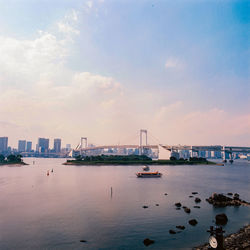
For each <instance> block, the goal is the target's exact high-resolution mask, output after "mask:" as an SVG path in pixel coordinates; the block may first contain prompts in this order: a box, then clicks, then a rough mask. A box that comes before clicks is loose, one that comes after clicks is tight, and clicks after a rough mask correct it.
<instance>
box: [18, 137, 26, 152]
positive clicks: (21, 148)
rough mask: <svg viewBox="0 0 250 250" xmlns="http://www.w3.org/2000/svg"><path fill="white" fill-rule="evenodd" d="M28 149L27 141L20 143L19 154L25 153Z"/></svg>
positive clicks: (20, 141)
mask: <svg viewBox="0 0 250 250" xmlns="http://www.w3.org/2000/svg"><path fill="white" fill-rule="evenodd" d="M25 149H26V140H19V141H18V152H25Z"/></svg>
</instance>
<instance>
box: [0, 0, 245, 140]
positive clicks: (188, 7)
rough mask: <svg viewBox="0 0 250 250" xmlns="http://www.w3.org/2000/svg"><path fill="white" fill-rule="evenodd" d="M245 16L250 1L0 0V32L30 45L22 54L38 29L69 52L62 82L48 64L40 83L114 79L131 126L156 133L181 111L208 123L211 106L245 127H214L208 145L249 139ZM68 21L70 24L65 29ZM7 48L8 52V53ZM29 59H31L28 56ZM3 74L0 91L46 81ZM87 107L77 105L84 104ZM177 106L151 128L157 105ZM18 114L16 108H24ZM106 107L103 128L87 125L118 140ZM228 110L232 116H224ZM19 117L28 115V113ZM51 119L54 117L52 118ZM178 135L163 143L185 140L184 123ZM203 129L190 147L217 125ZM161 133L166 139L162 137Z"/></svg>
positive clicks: (226, 119) (112, 113)
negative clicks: (79, 77)
mask: <svg viewBox="0 0 250 250" xmlns="http://www.w3.org/2000/svg"><path fill="white" fill-rule="evenodd" d="M70 13H71V14H72V13H75V15H76V16H77V18H76V19H74V15H71V14H70ZM249 13H250V4H249V1H199V0H197V1H195V0H190V1H189V0H183V1H179V0H177V1H156V0H154V1H125V0H123V1H121V0H118V1H108V0H106V1H105V0H104V1H98V0H96V1H69V0H60V1H57V0H56V1H45V0H44V1H38V0H33V1H31V0H30V1H28V0H18V1H3V0H0V37H2V38H4V39H6V38H11V39H15V43H16V42H20V43H21V42H22V41H24V40H25V41H30V43H28V45H22V46H24V47H22V48H24V49H22V53H24V54H25V52H23V50H25V48H26V49H27V50H28V49H29V46H33V45H31V44H32V41H35V40H36V39H38V37H39V35H38V31H39V30H40V31H42V32H45V33H48V34H52V35H53V36H54V37H55V39H56V41H55V43H56V45H55V44H54V43H53V46H57V45H58V46H60V49H61V50H63V51H64V49H66V50H67V52H66V56H65V57H64V59H63V62H62V63H63V72H66V73H65V76H64V77H61V78H60V75H62V74H60V73H58V75H56V74H53V73H52V72H49V69H44V70H43V71H42V72H38V73H37V74H36V76H37V75H40V74H42V75H44V74H46V82H48V81H49V82H50V83H52V85H54V86H71V85H72V84H73V83H72V79H73V78H74V75H75V74H78V73H81V72H89V73H90V74H92V75H98V76H102V77H106V78H112V79H113V80H114V81H115V82H117V83H119V84H120V86H121V92H122V96H123V97H122V98H123V99H124V100H123V102H115V103H116V104H115V106H116V107H117V109H118V107H119V108H120V109H121V110H123V112H124V113H125V116H126V114H127V115H128V118H127V119H128V120H131V117H130V113H134V114H135V116H136V117H138V116H140V119H139V118H138V121H135V124H136V125H132V124H130V126H129V128H130V129H131V130H136V129H137V128H140V127H147V128H149V129H151V130H152V132H153V134H154V133H155V134H157V136H158V137H160V136H161V133H164V132H163V131H161V133H160V132H159V130H161V129H162V130H163V129H164V128H165V126H167V124H168V123H169V122H172V126H171V128H169V130H170V129H173V128H174V127H175V126H174V124H175V123H179V122H180V117H181V116H185V115H186V116H187V117H189V113H190V114H196V115H197V113H198V114H202V113H204V115H205V116H206V115H207V116H206V117H210V116H211V120H213V119H215V117H217V115H218V114H217V113H216V112H217V111H218V112H219V113H220V112H222V113H223V115H221V116H222V117H224V116H225V117H224V118H223V119H224V120H223V119H222V120H221V121H220V122H221V123H223V122H225V123H226V124H227V123H228V124H229V125H228V126H234V125H232V124H234V123H237V122H236V121H238V122H243V123H245V126H243V128H242V127H239V129H238V130H237V132H233V133H232V135H230V132H229V131H228V132H227V133H226V134H225V135H223V136H221V135H220V136H219V133H220V134H221V131H224V127H223V126H222V127H220V128H218V136H219V139H218V140H217V139H215V140H214V143H221V144H223V143H231V144H233V143H234V144H235V143H236V144H241V142H242V143H243V144H247V141H248V142H249V141H250V121H249V120H250V112H249V110H250V97H249V96H250V83H249V58H250V55H249V54H250V53H249V30H250V25H249V21H250V20H249V19H250V18H249ZM70 15H71V16H70ZM69 16H70V17H69ZM59 22H60V23H63V24H64V26H63V27H64V28H65V27H66V26H65V24H67V25H68V26H67V27H66V28H65V29H67V30H64V31H63V32H64V33H62V32H61V33H60V32H58V23H59ZM68 27H72V28H73V31H72V30H69V29H68ZM66 33H67V34H66ZM69 37H70V38H69ZM69 40H70V41H69ZM46 41H47V40H46ZM50 41H51V40H50ZM0 46H1V44H0ZM15 46H17V45H13V47H11V49H12V51H15V53H16V51H17V49H15ZM25 46H26V47H25ZM27 46H28V47H27ZM43 46H45V47H46V45H44V44H43ZM17 47H18V46H17ZM32 48H33V47H32ZM53 48H54V47H53ZM56 48H57V47H56ZM53 50H54V49H53ZM34 53H36V52H34ZM58 53H60V52H58ZM18 55H19V54H18ZM22 55H23V54H22ZM8 58H9V57H8ZM28 58H29V57H28ZM33 59H34V57H33V56H31V61H32V60H33ZM8 60H9V59H8ZM46 60H47V59H46ZM49 60H50V59H49ZM53 60H54V59H53ZM11 70H13V68H12V69H11ZM11 70H10V71H9V72H8V70H7V69H6V71H4V72H2V73H4V75H5V77H4V79H6V81H5V82H4V81H2V82H1V78H0V89H1V87H2V88H3V89H6V84H8V86H9V88H13V89H15V90H20V89H23V87H24V86H26V87H27V88H31V87H33V88H36V84H37V82H39V84H41V82H42V81H44V82H45V80H44V78H43V80H41V75H40V77H34V76H32V77H30V78H29V77H28V75H27V74H28V73H27V72H26V71H28V68H25V69H23V70H22V72H21V73H18V74H17V77H18V79H19V81H18V84H17V81H16V80H13V77H12V76H11V77H7V76H8V74H9V75H10V74H11ZM46 70H47V71H48V72H49V73H46ZM57 70H58V72H59V71H60V70H62V68H60V70H59V69H54V70H53V72H55V71H56V72H57ZM24 71H25V72H26V73H25V74H26V75H25V77H28V78H27V79H29V80H30V79H33V77H34V79H33V80H32V81H30V82H28V81H27V80H26V81H25V80H24V79H26V78H24V79H23V82H21V81H22V76H23V75H24V73H23V72H24ZM6 72H7V73H6ZM0 73H1V71H0ZM47 75H49V77H48V76H47ZM19 76H20V77H19ZM7 78H8V79H7ZM84 79H85V78H84ZM14 83H15V84H14ZM17 85H18V86H17ZM11 86H12V87H11ZM39 86H40V85H39ZM91 94H93V91H91ZM91 94H90V95H89V96H91ZM116 97H117V93H116V94H114V96H110V97H109V98H107V97H106V96H105V103H106V102H107V101H108V100H107V99H109V101H114V99H116ZM37 98H38V99H39V97H37ZM95 98H97V99H98V98H99V99H100V97H99V95H98V97H97V96H95V95H93V97H92V98H91V99H92V100H93V99H95ZM122 98H120V99H122ZM99 99H98V100H99ZM86 103H89V102H86ZM86 103H85V104H81V105H85V106H86V105H87V104H86ZM71 104H72V103H71V102H70V104H69V105H71ZM175 104H178V105H179V106H178V105H177V106H178V110H173V111H171V112H173V114H171V113H168V114H167V115H166V114H165V115H163V116H164V117H165V118H162V117H161V120H160V121H159V124H151V121H152V117H154V115H156V116H157V112H159V113H160V115H162V113H161V110H169V109H168V107H171V108H172V107H173V106H175ZM51 105H52V104H51ZM93 105H94V104H93ZM126 106H127V109H126ZM59 107H60V106H58V108H59ZM72 107H73V106H72ZM51 108H52V109H53V108H54V106H48V109H51ZM93 108H94V107H93ZM95 108H96V107H95ZM213 110H217V111H216V112H215V113H216V115H215V117H213V115H214V113H213V114H210V112H213ZM4 111H5V110H2V112H3V113H4ZM0 112H1V110H0ZM20 112H21V114H22V112H24V111H20ZM86 112H87V111H86ZM105 112H108V114H107V116H104V117H108V116H110V117H109V119H110V121H109V122H108V125H107V124H106V125H103V126H102V127H101V128H102V129H100V127H98V126H97V127H96V128H95V129H96V130H97V129H99V130H101V132H100V134H101V133H103V128H105V126H107V130H109V129H110V127H111V128H112V129H114V128H117V129H116V130H115V131H116V132H115V136H116V137H119V136H120V134H121V133H124V132H123V131H122V130H119V129H118V127H119V126H120V122H121V121H119V122H118V120H120V119H121V118H120V116H119V114H118V113H119V110H115V111H114V110H112V111H110V110H109V111H107V110H106V111H105ZM126 112H127V113H126ZM162 112H163V111H162ZM164 112H165V111H164ZM167 112H170V111H167ZM64 115H65V116H67V115H68V113H67V112H65V113H64ZM90 116H91V117H92V116H93V115H92V114H91V115H90ZM176 116H179V118H176ZM191 116H192V115H191ZM219 116H220V115H219ZM234 116H236V118H235V121H233V120H232V119H233V118H232V117H234ZM157 117H158V116H157ZM173 117H175V118H173ZM7 119H11V117H9V118H7ZM27 119H30V121H31V120H32V119H31V117H27ZM153 119H154V118H153ZM157 119H158V118H157ZM157 119H156V118H155V120H157ZM171 119H173V120H171ZM196 119H201V120H202V119H204V117H203V118H202V117H200V116H199V115H198V118H197V117H196V116H195V118H194V120H196ZM208 119H209V118H208ZM216 119H217V118H216ZM237 119H238V120H237ZM104 120H105V118H104ZM9 122H10V120H9ZM12 122H13V120H12ZM58 122H59V123H60V122H61V121H60V119H59V120H58ZM95 122H96V120H95V118H93V120H90V121H89V123H90V124H91V123H95ZM99 122H100V121H99ZM209 122H210V121H209ZM209 122H208V123H209ZM14 123H15V124H17V126H19V127H22V126H25V124H24V123H23V122H22V121H16V122H14ZM31 123H32V122H31ZM101 123H102V122H101ZM36 126H37V125H34V128H32V129H31V128H30V130H29V131H31V130H32V131H33V132H32V134H33V137H35V134H36V133H37V134H38V133H39V132H40V131H42V130H39V129H37V131H36V129H35V128H36ZM51 126H52V125H51ZM68 126H69V127H70V125H68ZM190 126H191V125H190ZM197 126H198V127H197V129H198V130H200V129H201V131H203V133H204V131H207V130H204V125H203V124H200V125H199V122H198V125H197ZM199 126H201V127H199ZM224 126H225V125H224ZM241 126H242V125H241ZM177 127H178V126H177ZM191 127H192V126H191ZM215 128H216V126H215ZM64 129H67V128H66V127H65V128H64ZM70 129H72V130H75V131H76V133H75V134H74V135H68V137H67V136H66V138H67V140H70V139H69V138H70V136H71V137H74V138H77V136H78V137H79V136H80V135H79V134H78V133H79V131H78V130H77V129H78V128H76V127H74V126H71V127H70ZM86 129H87V128H86ZM104 130H105V129H104ZM5 131H6V132H8V131H9V130H8V131H7V130H5ZM20 131H21V130H20ZM49 131H52V128H51V130H50V129H49V128H47V129H46V132H47V133H50V132H49ZM62 131H64V130H62ZM111 131H113V130H111ZM240 131H242V132H240ZM44 133H45V131H44ZM176 133H177V134H181V136H179V137H178V135H176V137H174V136H173V138H171V140H170V141H171V143H187V144H188V143H189V141H190V139H191V137H186V138H185V139H183V138H184V137H185V135H186V134H187V133H188V128H179V129H177V132H176ZM211 133H212V134H211ZM211 133H209V132H208V134H207V136H204V138H203V139H201V140H199V139H197V140H194V141H193V142H192V143H202V142H204V143H205V144H206V143H213V140H212V139H211V140H209V139H208V138H211V136H213V137H215V135H216V131H212V132H211ZM51 134H53V133H52V132H51ZM88 134H90V135H92V134H94V130H93V131H88ZM107 134H109V132H108V133H107ZM171 134H172V133H171ZM0 135H1V134H0ZM55 135H56V134H55ZM48 136H50V135H48ZM58 136H60V134H58ZM115 136H114V137H115ZM230 136H231V137H230ZM169 137H171V136H170V135H166V136H165V137H164V140H166V139H168V138H169ZM229 137H230V138H229ZM66 138H65V139H66ZM98 138H100V136H99V137H98ZM175 138H177V139H176V141H175ZM192 138H193V137H192ZM242 138H245V139H242ZM75 140H76V139H75ZM102 140H103V141H105V140H107V138H103V139H102ZM114 140H115V139H114ZM65 143H66V142H65ZM71 143H74V142H71ZM190 143H191V142H190Z"/></svg>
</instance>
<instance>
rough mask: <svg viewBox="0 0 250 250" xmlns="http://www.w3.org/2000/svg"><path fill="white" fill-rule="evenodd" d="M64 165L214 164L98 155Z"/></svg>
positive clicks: (194, 159) (172, 158) (198, 159)
mask: <svg viewBox="0 0 250 250" xmlns="http://www.w3.org/2000/svg"><path fill="white" fill-rule="evenodd" d="M64 164H65V165H194V164H214V163H213V162H209V161H207V160H206V158H191V157H190V159H189V160H188V159H183V158H181V159H179V160H177V159H176V158H175V157H171V158H170V160H155V161H153V160H152V159H151V158H149V157H148V156H146V155H98V156H85V157H82V156H77V157H76V158H75V160H67V162H65V163H64Z"/></svg>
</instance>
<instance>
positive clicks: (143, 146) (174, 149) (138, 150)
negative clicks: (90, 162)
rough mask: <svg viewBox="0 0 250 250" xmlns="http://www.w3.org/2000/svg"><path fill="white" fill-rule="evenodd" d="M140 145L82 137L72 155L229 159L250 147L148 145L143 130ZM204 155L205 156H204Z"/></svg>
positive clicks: (142, 130) (145, 133)
mask: <svg viewBox="0 0 250 250" xmlns="http://www.w3.org/2000/svg"><path fill="white" fill-rule="evenodd" d="M138 139H139V144H117V145H98V146H94V145H92V144H90V145H88V138H87V137H81V140H80V143H79V144H78V146H77V147H76V148H75V149H74V150H72V152H71V155H72V156H76V155H82V156H85V155H101V154H109V155H128V154H139V155H142V154H145V155H148V156H150V157H152V158H159V154H160V151H161V150H165V151H167V152H168V153H169V155H171V154H172V155H175V156H176V155H178V154H179V153H180V152H185V153H186V156H187V157H189V156H191V157H194V156H200V152H219V153H222V154H223V156H222V157H224V158H225V157H226V155H229V158H230V159H232V158H233V154H235V153H242V154H249V153H250V147H238V146H237V147H236V146H221V145H210V146H193V145H167V144H161V143H160V142H159V140H158V139H156V138H154V139H155V140H157V141H158V143H157V144H149V143H148V131H147V130H146V129H141V130H140V131H139V138H138ZM203 155H204V154H203Z"/></svg>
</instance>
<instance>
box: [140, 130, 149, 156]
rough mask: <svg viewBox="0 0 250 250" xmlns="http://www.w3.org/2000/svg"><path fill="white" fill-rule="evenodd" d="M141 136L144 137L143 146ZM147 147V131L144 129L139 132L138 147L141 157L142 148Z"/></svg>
mask: <svg viewBox="0 0 250 250" xmlns="http://www.w3.org/2000/svg"><path fill="white" fill-rule="evenodd" d="M143 134H144V135H145V145H143ZM147 145H148V131H147V130H146V129H141V130H140V145H139V154H140V155H142V154H143V153H144V152H143V151H144V150H143V146H147Z"/></svg>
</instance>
